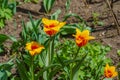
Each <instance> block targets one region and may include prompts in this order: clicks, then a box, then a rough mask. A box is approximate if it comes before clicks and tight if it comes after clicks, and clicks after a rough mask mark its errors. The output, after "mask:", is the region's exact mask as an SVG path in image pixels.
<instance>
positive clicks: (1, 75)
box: [0, 70, 8, 80]
mask: <svg viewBox="0 0 120 80" xmlns="http://www.w3.org/2000/svg"><path fill="white" fill-rule="evenodd" d="M0 80H8V76H7V73H6V71H5V70H0Z"/></svg>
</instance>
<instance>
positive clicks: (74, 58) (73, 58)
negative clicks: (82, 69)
mask: <svg viewBox="0 0 120 80" xmlns="http://www.w3.org/2000/svg"><path fill="white" fill-rule="evenodd" d="M79 50H80V47H78V49H77V52H76V54H75V57H74V58H73V59H76V57H77V56H78V53H79Z"/></svg>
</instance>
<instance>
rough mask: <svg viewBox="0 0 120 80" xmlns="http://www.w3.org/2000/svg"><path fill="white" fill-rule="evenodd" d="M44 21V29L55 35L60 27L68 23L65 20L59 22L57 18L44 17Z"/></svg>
mask: <svg viewBox="0 0 120 80" xmlns="http://www.w3.org/2000/svg"><path fill="white" fill-rule="evenodd" d="M42 22H43V24H44V31H45V32H46V34H48V35H49V36H52V35H55V34H56V33H57V32H59V30H60V28H62V27H63V26H64V25H65V24H66V23H65V22H59V21H57V20H49V19H46V18H43V19H42Z"/></svg>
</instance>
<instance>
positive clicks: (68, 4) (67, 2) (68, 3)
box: [65, 0, 71, 12]
mask: <svg viewBox="0 0 120 80" xmlns="http://www.w3.org/2000/svg"><path fill="white" fill-rule="evenodd" d="M70 2H71V0H67V1H66V3H65V6H66V12H67V11H68V10H69V8H70Z"/></svg>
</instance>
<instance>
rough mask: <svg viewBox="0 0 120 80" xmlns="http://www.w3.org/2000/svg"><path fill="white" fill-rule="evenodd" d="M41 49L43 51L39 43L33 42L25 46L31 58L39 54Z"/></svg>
mask: <svg viewBox="0 0 120 80" xmlns="http://www.w3.org/2000/svg"><path fill="white" fill-rule="evenodd" d="M42 49H44V47H43V46H42V45H40V44H39V43H37V42H34V41H32V42H30V43H27V44H26V50H28V51H29V53H30V55H31V56H34V55H36V54H39V53H40V52H41V51H42Z"/></svg>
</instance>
